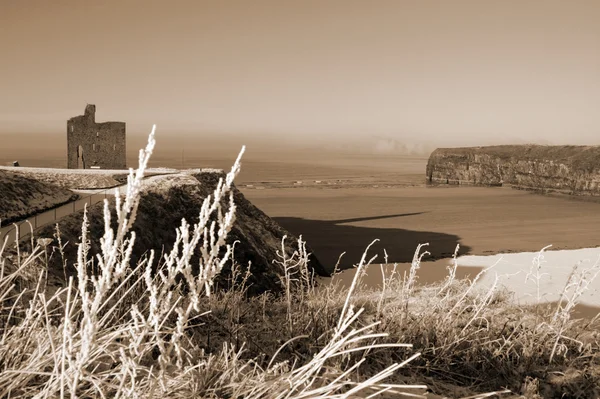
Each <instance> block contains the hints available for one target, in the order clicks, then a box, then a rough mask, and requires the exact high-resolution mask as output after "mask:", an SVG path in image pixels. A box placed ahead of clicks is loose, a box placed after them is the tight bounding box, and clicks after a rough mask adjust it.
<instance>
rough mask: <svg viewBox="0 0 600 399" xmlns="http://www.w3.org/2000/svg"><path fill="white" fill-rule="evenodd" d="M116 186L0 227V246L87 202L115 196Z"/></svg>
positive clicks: (75, 210) (79, 208)
mask: <svg viewBox="0 0 600 399" xmlns="http://www.w3.org/2000/svg"><path fill="white" fill-rule="evenodd" d="M115 188H119V187H113V188H109V189H106V190H102V191H99V192H96V193H93V194H90V195H88V196H86V197H83V198H79V199H77V200H75V201H72V202H69V203H66V204H64V205H61V206H58V207H56V208H54V209H50V210H48V211H45V212H42V213H39V214H37V215H35V216H32V217H29V218H27V219H25V220H21V221H19V222H15V223H12V224H10V225H7V226H4V227H2V228H0V247H2V245H3V244H4V241H5V240H7V245H9V244H12V243H13V242H15V241H16V239H17V237H18V238H19V240H21V239H23V238H26V237H27V236H28V235H30V234H32V233H35V232H36V231H37V230H38V229H40V228H42V227H44V226H46V225H48V224H50V223H53V222H55V221H57V220H59V219H60V218H63V217H65V216H67V215H70V214H72V213H75V212H77V211H79V210H82V209H83V208H84V207H85V206H86V204H87V205H88V206H92V205H94V204H97V203H98V202H101V201H103V200H104V199H105V198H108V197H109V196H114V190H115Z"/></svg>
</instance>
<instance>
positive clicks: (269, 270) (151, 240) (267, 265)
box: [37, 169, 328, 295]
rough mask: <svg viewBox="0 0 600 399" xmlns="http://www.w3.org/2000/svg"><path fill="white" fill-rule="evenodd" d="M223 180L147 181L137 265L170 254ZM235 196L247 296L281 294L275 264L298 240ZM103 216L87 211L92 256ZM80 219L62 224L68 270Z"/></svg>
mask: <svg viewBox="0 0 600 399" xmlns="http://www.w3.org/2000/svg"><path fill="white" fill-rule="evenodd" d="M224 176H225V174H224V173H223V172H222V171H215V170H200V169H198V170H187V171H182V172H181V173H178V174H171V175H168V176H160V177H154V178H152V180H151V181H148V182H145V183H144V188H143V191H142V195H141V199H140V204H139V208H138V213H137V218H136V221H135V223H134V225H133V228H132V229H133V231H135V233H136V242H135V246H134V251H133V255H132V262H137V261H138V260H139V259H140V258H141V257H142V256H143V255H144V253H146V252H149V250H150V249H154V250H155V252H156V255H157V256H160V253H161V252H164V253H167V252H168V251H170V250H171V248H172V244H173V242H174V241H175V238H176V233H175V229H176V227H178V226H180V225H181V219H182V218H185V219H186V220H187V221H188V223H190V224H192V225H193V224H194V223H196V222H197V221H198V215H199V212H200V207H201V205H202V202H203V200H204V199H205V198H206V197H207V196H208V195H209V194H212V193H213V192H214V189H215V187H216V185H217V182H218V180H219V178H220V177H224ZM233 193H234V201H235V204H236V207H237V209H236V221H235V224H234V227H233V229H232V230H231V232H230V234H229V235H228V243H233V242H235V241H239V243H237V244H236V245H235V251H234V258H235V262H236V263H237V264H238V265H239V266H240V268H241V269H242V272H244V271H245V270H246V269H247V267H248V265H249V262H250V272H251V276H250V278H249V280H248V282H249V284H250V287H249V289H248V292H249V294H250V295H256V294H260V293H263V292H265V291H271V292H278V291H280V290H281V288H282V287H281V286H280V279H279V276H280V275H281V270H280V267H279V266H278V265H276V264H274V263H273V260H275V259H278V257H277V254H276V251H277V250H279V251H281V240H282V238H283V236H284V235H287V236H288V238H287V239H286V252H287V253H288V255H291V254H292V253H293V252H294V251H295V250H296V249H297V238H296V237H294V236H293V235H292V234H290V233H288V232H287V231H286V230H284V229H283V228H282V227H281V226H279V225H278V224H277V223H275V222H274V221H273V220H272V219H271V218H269V217H268V216H267V215H266V214H265V213H263V212H262V211H261V210H260V209H258V208H257V207H256V206H254V205H253V204H252V203H250V202H249V201H248V200H247V199H246V198H245V197H244V195H243V194H242V193H241V192H240V191H239V190H238V189H237V188H235V187H233ZM113 201H114V200H113ZM111 209H114V205H111ZM102 215H103V204H102V203H99V204H96V205H95V206H93V207H91V208H90V209H89V210H88V219H89V224H90V226H89V232H90V233H89V235H90V237H89V238H90V241H91V242H90V244H91V249H90V253H91V254H92V256H93V255H94V254H95V253H98V252H99V250H100V241H99V239H100V237H101V236H102V235H103V234H104V221H103V217H102ZM114 219H115V218H114ZM82 220H83V211H80V212H77V213H73V214H71V215H69V216H67V217H65V218H63V219H61V220H60V222H59V227H60V233H61V237H62V240H63V243H65V242H67V241H68V242H69V243H68V244H67V246H66V247H65V254H66V258H67V264H68V265H72V264H73V263H74V261H75V259H76V256H77V247H76V243H77V242H79V236H80V235H81V222H82ZM54 233H55V228H54V227H53V226H47V227H46V228H44V229H42V230H41V231H40V232H38V233H37V236H38V237H52V236H53V234H54ZM307 248H308V247H307ZM50 263H51V265H50V267H51V269H52V270H54V271H55V272H56V273H59V274H61V275H62V273H63V271H62V270H63V268H62V261H61V259H60V257H59V256H58V254H56V253H55V254H54V255H53V256H52V257H51V260H50ZM309 267H311V268H312V270H313V271H314V274H315V275H321V276H326V275H328V273H327V272H326V270H325V269H324V268H323V266H322V265H321V264H320V263H319V261H318V260H317V259H316V257H314V256H312V255H311V256H310V262H309ZM70 273H74V269H73V268H72V267H68V270H67V274H70ZM229 273H230V265H227V266H226V268H225V269H224V270H223V273H222V274H223V276H222V280H221V281H224V280H223V279H224V278H225V277H227V276H228V274H229Z"/></svg>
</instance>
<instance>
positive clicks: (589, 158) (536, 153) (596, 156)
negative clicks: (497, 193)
mask: <svg viewBox="0 0 600 399" xmlns="http://www.w3.org/2000/svg"><path fill="white" fill-rule="evenodd" d="M473 155H489V156H492V157H497V158H500V159H502V160H507V161H508V160H524V161H533V160H537V161H540V160H543V161H553V162H559V163H563V164H565V165H568V166H571V167H573V168H575V169H585V170H593V169H600V146H584V145H581V146H577V145H537V144H526V145H497V146H483V147H457V148H438V149H436V150H435V151H433V152H432V153H431V155H430V160H431V159H434V158H438V157H444V156H451V157H469V156H473Z"/></svg>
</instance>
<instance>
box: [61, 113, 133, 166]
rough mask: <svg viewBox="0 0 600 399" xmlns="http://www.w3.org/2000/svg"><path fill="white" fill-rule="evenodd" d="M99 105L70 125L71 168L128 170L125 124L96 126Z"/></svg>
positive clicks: (77, 117) (69, 149)
mask: <svg viewBox="0 0 600 399" xmlns="http://www.w3.org/2000/svg"><path fill="white" fill-rule="evenodd" d="M95 119H96V106H95V105H93V104H88V105H87V106H86V108H85V114H84V115H79V116H75V117H73V118H71V119H69V120H68V122H67V151H68V153H67V167H68V168H69V169H90V168H91V167H92V166H97V167H100V168H102V169H126V168H127V165H126V158H125V150H126V132H125V122H102V123H96V120H95Z"/></svg>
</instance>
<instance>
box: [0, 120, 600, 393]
mask: <svg viewBox="0 0 600 399" xmlns="http://www.w3.org/2000/svg"><path fill="white" fill-rule="evenodd" d="M154 145H155V141H154V129H153V131H152V133H151V134H150V137H149V140H148V145H147V147H146V149H145V150H142V151H141V152H140V165H139V168H138V169H137V171H133V170H131V171H130V174H129V177H128V183H127V184H128V186H127V194H126V196H125V198H124V199H122V198H121V197H120V196H115V207H116V209H115V211H116V212H115V214H116V218H117V223H116V225H117V228H115V229H113V228H111V226H113V224H111V218H112V216H111V215H112V214H113V213H112V212H111V209H109V203H108V201H106V202H105V208H104V221H105V231H104V236H103V237H102V238H101V242H100V244H101V248H102V251H101V253H100V254H99V255H97V256H96V257H95V258H91V257H90V256H89V255H88V249H89V238H88V230H87V227H88V225H87V217H84V223H83V225H82V229H81V240H80V244H79V252H78V258H77V262H76V265H75V266H76V269H77V276H76V278H71V279H69V280H68V281H67V282H66V283H65V284H63V285H62V286H60V285H59V286H57V285H56V284H54V283H53V282H51V281H48V279H47V278H46V276H47V270H46V269H45V266H46V265H47V256H48V253H49V251H50V248H49V247H50V245H51V244H52V242H51V240H45V239H42V240H39V241H38V243H37V245H36V246H34V249H33V250H32V251H31V252H30V253H21V252H20V253H17V254H16V256H12V255H7V254H6V253H4V248H2V251H0V397H2V398H4V397H11V398H17V397H36V398H46V397H49V398H54V397H61V398H62V397H71V398H75V397H80V398H86V397H94V398H95V397H105V398H113V397H119V398H120V397H127V398H128V397H139V398H153V397H157V398H158V397H160V398H176V397H181V398H188V397H203V398H350V397H363V398H366V397H376V396H377V395H380V397H387V396H392V395H394V396H400V394H401V393H405V394H407V395H412V396H414V395H417V396H419V395H422V394H424V393H425V391H424V389H425V385H427V386H429V387H430V388H431V389H432V390H434V391H436V392H438V393H445V394H448V395H452V396H468V395H472V394H475V393H477V392H491V391H498V392H505V391H506V392H508V390H510V391H512V392H513V393H519V394H520V393H523V394H527V396H529V397H535V395H538V394H542V395H544V396H552V395H554V396H556V397H560V396H561V395H562V394H563V393H565V394H567V395H572V396H573V397H575V395H577V394H579V395H580V397H593V396H594V395H595V396H597V395H599V394H600V393H598V392H597V391H596V392H594V389H597V386H599V385H600V358H599V339H598V333H597V332H596V331H597V329H598V327H600V323H599V322H598V320H587V321H577V320H571V317H570V314H571V310H572V308H573V305H574V304H576V303H577V301H578V298H579V293H581V292H582V290H584V289H585V287H586V284H587V283H589V282H590V281H591V280H592V279H593V278H595V275H596V274H597V270H595V269H593V268H592V269H590V270H585V271H582V270H574V272H573V275H572V278H571V279H570V281H569V283H568V284H567V286H566V287H565V289H564V295H563V300H562V301H561V303H560V305H559V306H558V307H556V308H554V309H546V308H545V307H543V306H541V305H540V306H535V307H532V308H527V309H526V308H518V307H517V306H515V305H514V304H512V302H511V301H510V295H509V294H508V293H507V292H505V291H502V290H501V289H499V288H498V284H493V285H492V287H491V288H489V289H488V290H486V291H480V290H478V289H477V288H476V281H477V279H478V278H479V277H477V278H476V279H475V280H474V281H457V280H456V279H455V271H456V262H455V264H454V265H455V267H454V268H450V269H449V273H448V278H447V280H446V281H445V282H443V283H441V284H437V285H434V286H426V287H421V286H419V285H417V284H416V282H417V279H418V271H419V266H420V262H421V258H422V256H423V254H424V253H423V251H422V247H421V246H419V248H417V250H416V252H415V257H414V259H413V263H412V267H411V270H410V272H409V273H408V274H407V275H400V274H399V273H392V274H391V275H387V276H386V277H384V280H383V281H384V284H383V289H382V290H379V291H372V290H368V289H366V288H365V287H364V286H363V285H362V284H361V279H362V277H363V276H364V271H365V270H366V268H367V267H368V266H369V265H370V264H372V263H373V262H374V261H375V258H369V255H368V253H369V247H367V249H366V250H365V252H364V254H363V257H362V259H361V260H360V261H359V262H358V264H357V266H356V267H357V272H356V274H355V279H354V281H353V283H352V285H351V287H350V289H349V290H347V291H346V290H342V289H341V288H340V287H339V286H337V285H336V284H331V285H328V286H324V287H315V285H314V284H313V279H312V276H311V275H310V272H309V270H310V269H309V267H308V264H307V263H308V259H309V257H308V254H307V253H306V249H305V246H304V242H303V241H302V238H300V239H299V242H298V248H299V249H298V251H297V252H295V253H294V254H293V256H291V257H290V256H287V255H286V252H285V250H283V248H282V251H281V252H280V253H279V258H278V259H274V260H273V261H274V262H273V267H277V268H279V271H280V276H281V282H282V287H284V289H283V292H282V293H281V294H280V295H274V294H264V295H262V296H259V297H254V298H248V296H247V295H246V291H245V290H246V288H247V287H246V286H245V284H244V283H243V282H244V281H246V280H245V278H244V276H239V275H236V273H237V274H239V273H241V272H240V271H239V270H240V269H239V268H236V267H235V265H234V267H233V274H234V275H233V276H232V281H242V283H241V284H239V285H238V286H237V287H236V288H234V289H232V290H229V291H219V290H214V287H213V281H214V278H215V276H216V275H217V274H219V272H220V271H221V269H222V268H223V266H224V265H225V264H226V263H227V262H231V259H232V253H233V251H235V247H234V246H233V245H229V244H228V243H227V242H226V240H225V239H226V237H227V234H228V233H229V231H230V229H231V228H232V226H233V223H234V222H235V211H236V204H235V203H234V202H233V196H232V192H231V187H232V183H233V180H234V178H235V177H236V175H237V174H238V172H239V170H240V167H241V156H242V153H243V149H242V152H241V153H240V155H239V156H238V159H237V160H236V162H235V163H234V166H233V168H232V169H231V171H230V172H229V173H228V174H227V176H226V178H225V179H222V180H221V181H220V183H219V185H218V186H217V188H216V189H215V191H214V193H213V194H212V195H211V196H209V197H208V198H206V200H205V201H204V203H203V205H202V207H201V209H199V210H198V211H199V222H198V223H196V224H194V225H190V224H188V223H187V222H186V221H185V220H183V221H182V222H181V225H180V226H179V227H178V228H177V238H176V241H175V244H174V246H173V249H172V250H171V251H170V252H168V253H163V254H162V255H160V256H159V255H158V254H157V252H154V250H153V249H151V248H149V249H148V250H149V251H148V255H147V256H146V257H144V258H143V259H142V260H141V261H140V262H139V263H137V264H131V262H130V255H131V251H132V247H133V244H134V242H135V239H136V237H135V234H134V233H133V232H132V231H131V226H132V225H133V223H134V222H135V218H136V212H137V207H138V203H139V198H140V197H139V194H140V187H141V182H142V179H143V178H144V175H145V171H146V167H147V164H148V159H149V157H150V155H151V154H152V151H153V149H154ZM284 240H285V238H284ZM284 244H285V243H284V242H282V246H284ZM61 245H62V243H58V244H57V246H58V249H59V250H60V247H61ZM193 255H199V259H200V261H199V263H198V264H196V263H194V264H192V261H191V260H192V259H193V257H192V256H193ZM386 263H387V260H386ZM491 272H493V271H491V270H490V269H487V270H484V271H483V272H482V273H491ZM540 273H541V271H540V270H539V268H538V269H532V277H535V276H538V277H539V276H540ZM595 273H596V274H595ZM240 277H241V278H240ZM482 397H483V396H482Z"/></svg>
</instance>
